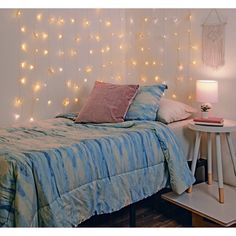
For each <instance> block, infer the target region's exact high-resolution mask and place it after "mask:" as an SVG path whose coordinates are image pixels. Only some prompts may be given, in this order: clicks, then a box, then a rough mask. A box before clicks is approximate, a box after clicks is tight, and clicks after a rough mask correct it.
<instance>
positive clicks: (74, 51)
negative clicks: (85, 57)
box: [70, 49, 77, 57]
mask: <svg viewBox="0 0 236 236" xmlns="http://www.w3.org/2000/svg"><path fill="white" fill-rule="evenodd" d="M70 55H71V56H72V57H74V56H76V55H77V52H76V50H75V49H71V50H70Z"/></svg>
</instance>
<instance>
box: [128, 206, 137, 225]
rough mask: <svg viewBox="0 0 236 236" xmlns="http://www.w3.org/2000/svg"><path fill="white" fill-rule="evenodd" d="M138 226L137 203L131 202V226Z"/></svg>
mask: <svg viewBox="0 0 236 236" xmlns="http://www.w3.org/2000/svg"><path fill="white" fill-rule="evenodd" d="M135 226H136V208H135V204H131V205H130V207H129V227H135Z"/></svg>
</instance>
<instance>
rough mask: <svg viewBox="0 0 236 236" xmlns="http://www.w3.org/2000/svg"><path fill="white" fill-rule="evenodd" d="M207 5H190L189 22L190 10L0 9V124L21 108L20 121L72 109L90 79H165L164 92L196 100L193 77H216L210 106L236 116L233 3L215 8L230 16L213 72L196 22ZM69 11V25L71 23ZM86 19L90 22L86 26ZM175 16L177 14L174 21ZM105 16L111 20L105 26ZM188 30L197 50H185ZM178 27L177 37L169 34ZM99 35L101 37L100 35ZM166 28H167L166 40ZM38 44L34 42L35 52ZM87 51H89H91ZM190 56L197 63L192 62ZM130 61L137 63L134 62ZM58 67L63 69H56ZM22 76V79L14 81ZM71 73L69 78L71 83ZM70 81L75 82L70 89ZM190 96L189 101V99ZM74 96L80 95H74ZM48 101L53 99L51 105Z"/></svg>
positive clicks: (90, 83)
mask: <svg viewBox="0 0 236 236" xmlns="http://www.w3.org/2000/svg"><path fill="white" fill-rule="evenodd" d="M208 12H209V10H208V9H193V10H191V13H192V20H191V24H190V22H189V20H188V19H187V16H188V14H189V10H188V9H126V10H125V9H101V10H95V9H89V10H87V9H73V10H72V9H70V10H63V9H61V10H53V9H50V10H49V9H44V10H40V9H36V10H32V9H31V10H23V11H22V13H23V15H22V16H21V17H19V18H16V17H15V13H16V11H15V10H0V33H1V38H0V40H1V44H0V51H1V56H0V71H1V76H0V101H1V104H0V115H1V119H0V125H8V124H11V123H13V122H15V120H14V114H16V113H17V114H20V115H21V118H20V119H19V120H18V121H25V120H29V118H30V117H31V116H33V117H34V118H35V119H42V118H49V117H53V116H54V115H55V114H57V113H60V112H66V111H77V110H79V107H80V106H81V105H82V104H83V102H84V100H85V99H86V97H87V95H88V93H89V91H90V90H91V88H92V86H93V83H94V81H95V80H103V81H107V82H113V83H141V84H153V83H156V82H163V81H166V82H167V84H168V86H169V90H168V92H167V93H166V96H167V97H172V95H173V94H175V95H176V96H177V98H176V99H178V100H182V101H185V102H186V103H190V104H192V105H194V106H198V104H196V103H195V102H194V95H195V94H194V89H195V80H196V79H218V80H219V102H218V103H217V104H216V105H215V106H214V113H215V114H216V115H218V116H223V117H227V118H232V119H236V111H235V105H234V101H236V94H235V91H234V90H235V87H236V80H235V78H234V75H235V74H236V68H235V66H234V62H235V59H236V55H235V51H236V46H235V43H234V42H235V38H236V32H235V30H234V29H235V22H236V14H235V13H236V10H234V9H224V10H220V13H221V14H222V16H223V17H224V18H225V20H226V21H227V26H226V64H225V66H223V67H222V68H220V69H218V70H217V71H214V70H213V69H211V68H207V67H206V66H204V65H202V62H201V24H202V22H203V21H204V19H205V17H206V16H207V14H208ZM38 13H42V20H41V21H37V20H36V15H37V14H38ZM52 17H54V18H55V19H57V20H58V19H59V18H63V19H64V20H65V24H63V25H57V24H55V23H49V20H50V19H52ZM72 18H73V19H75V23H74V24H72V23H71V22H70V20H71V19H72ZM86 19H87V20H88V21H89V24H90V25H89V27H85V26H86V24H85V25H84V23H85V20H86ZM175 19H178V21H177V22H178V23H177V24H176V23H174V21H175ZM108 21H109V22H111V25H110V26H109V25H108V26H106V22H108ZM21 26H26V33H22V32H20V27H21ZM188 29H191V44H192V45H194V46H197V48H198V49H197V50H191V51H189V47H188V43H189V39H188V33H187V30H188ZM33 32H38V33H42V32H46V33H47V34H48V38H47V39H45V40H43V39H35V38H34V37H33V36H32V33H33ZM176 32H177V33H178V36H175V35H174V33H176ZM59 34H62V35H63V38H62V39H58V35H59ZM77 35H79V37H80V39H81V40H80V42H79V43H77V42H76V41H75V40H74V39H75V37H76V36H77ZM96 35H99V36H100V39H101V40H100V41H99V42H98V41H97V40H96V38H95V37H96ZM163 35H166V39H165V40H164V39H163V37H162V36H163ZM178 41H179V45H180V48H181V51H180V52H179V54H178V51H177V45H178ZM22 43H27V46H28V51H27V53H25V52H23V51H22V50H21V49H20V45H21V44H22ZM141 48H143V49H144V50H143V51H141ZM35 49H39V53H38V54H36V55H35V53H34V52H35ZM45 49H47V50H48V51H49V53H48V55H46V56H44V55H43V50H45ZM71 49H73V50H76V51H77V55H75V56H73V57H72V56H70V50H71ZM102 49H104V50H105V52H104V53H101V50H102ZM59 50H61V51H64V53H65V54H64V56H59V55H58V52H59ZM90 50H92V51H93V54H89V51H90ZM189 55H190V56H189ZM178 56H179V59H178ZM192 60H196V62H197V64H196V65H192V64H191V63H190V62H191V61H192ZM22 61H26V62H28V63H29V64H33V65H34V66H35V69H34V70H32V71H30V70H28V69H21V68H20V63H21V62H22ZM134 61H135V62H136V65H134V64H135V63H133V64H132V62H134ZM178 62H180V63H181V64H183V68H184V69H183V70H182V71H180V70H179V69H178V65H177V64H178ZM145 63H148V65H146V64H145ZM50 66H52V67H53V68H54V69H55V71H56V73H55V74H53V75H49V74H48V67H50ZM87 66H92V72H90V73H86V72H85V70H86V67H87ZM60 67H62V68H63V72H59V68H60ZM21 76H25V77H26V78H27V83H26V84H25V85H24V86H22V85H20V84H19V78H20V77H21ZM157 76H158V78H159V80H158V81H156V80H155V78H156V77H157ZM190 77H191V78H192V80H190ZM177 78H181V79H180V80H178V79H177ZM84 79H87V82H84ZM68 80H71V81H72V86H71V87H70V88H68V86H67V82H68ZM36 82H40V83H41V85H42V89H41V90H40V91H39V92H37V93H34V92H33V89H32V86H33V85H34V84H35V83H36ZM44 84H46V85H47V87H44V86H43V85H44ZM74 85H78V86H79V89H78V90H76V89H74ZM18 96H20V97H22V98H23V104H22V106H20V107H15V106H14V99H15V97H18ZM189 96H192V100H188V97H189ZM36 98H39V101H36ZM65 98H69V99H70V104H69V105H68V106H67V107H64V106H63V105H62V102H63V100H64V99H65ZM74 98H78V99H79V102H74ZM49 100H51V101H52V104H51V105H50V106H48V104H47V102H48V101H49Z"/></svg>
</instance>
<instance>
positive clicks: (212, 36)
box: [202, 9, 226, 69]
mask: <svg viewBox="0 0 236 236" xmlns="http://www.w3.org/2000/svg"><path fill="white" fill-rule="evenodd" d="M214 13H215V16H216V20H217V21H212V20H211V19H210V18H212V17H213V14H214ZM225 25H226V22H224V21H223V20H222V18H221V16H220V14H219V12H218V11H217V10H216V9H213V10H211V11H210V12H209V14H208V15H207V17H206V19H205V21H204V23H203V24H202V60H203V64H204V65H206V66H210V67H212V68H214V69H217V68H219V67H220V66H223V65H224V64H225Z"/></svg>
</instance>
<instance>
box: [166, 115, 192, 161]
mask: <svg viewBox="0 0 236 236" xmlns="http://www.w3.org/2000/svg"><path fill="white" fill-rule="evenodd" d="M190 121H191V119H187V120H182V121H178V122H173V123H170V124H168V127H170V128H171V130H172V131H173V132H174V134H175V135H176V137H177V140H178V142H179V144H180V145H181V146H182V148H183V152H184V157H185V158H186V160H188V161H191V160H192V157H193V149H194V143H195V133H194V131H193V130H190V129H189V128H188V123H189V122H190Z"/></svg>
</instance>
